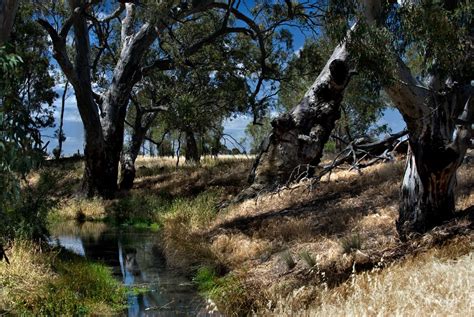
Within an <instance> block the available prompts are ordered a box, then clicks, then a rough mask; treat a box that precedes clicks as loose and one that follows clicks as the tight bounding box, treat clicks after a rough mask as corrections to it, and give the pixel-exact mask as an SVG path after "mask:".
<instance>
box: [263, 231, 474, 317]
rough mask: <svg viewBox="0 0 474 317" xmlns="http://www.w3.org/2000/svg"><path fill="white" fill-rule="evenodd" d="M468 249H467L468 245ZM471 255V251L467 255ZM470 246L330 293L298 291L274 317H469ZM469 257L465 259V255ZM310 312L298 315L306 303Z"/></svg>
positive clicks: (357, 278)
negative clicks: (303, 303) (307, 302)
mask: <svg viewBox="0 0 474 317" xmlns="http://www.w3.org/2000/svg"><path fill="white" fill-rule="evenodd" d="M469 244H471V245H469ZM469 250H470V251H469ZM473 250H474V246H473V245H472V239H471V242H470V241H469V239H464V240H461V241H456V242H455V243H451V244H449V245H448V246H445V247H442V248H440V249H432V250H429V251H428V252H426V253H425V254H422V255H420V256H417V257H413V258H411V259H409V260H407V261H404V262H403V263H401V264H396V265H392V266H391V267H389V268H385V269H384V270H381V271H377V270H375V271H372V272H368V273H363V274H359V275H354V276H353V277H352V279H351V280H349V281H348V282H346V283H344V284H342V285H341V286H339V287H337V288H334V289H325V288H324V287H319V288H317V287H310V286H308V287H302V288H300V289H297V290H295V291H293V292H292V293H291V294H290V295H289V296H288V297H287V298H285V299H280V300H279V302H278V303H277V304H276V305H275V306H276V307H274V309H272V310H267V312H266V313H265V314H267V315H278V316H472V314H473V313H474V307H473V303H474V258H473V257H474V252H473ZM466 252H467V254H466ZM305 298H306V301H308V299H310V300H309V301H310V302H312V304H311V305H310V307H309V308H307V309H300V310H298V306H301V303H302V302H304V301H305Z"/></svg>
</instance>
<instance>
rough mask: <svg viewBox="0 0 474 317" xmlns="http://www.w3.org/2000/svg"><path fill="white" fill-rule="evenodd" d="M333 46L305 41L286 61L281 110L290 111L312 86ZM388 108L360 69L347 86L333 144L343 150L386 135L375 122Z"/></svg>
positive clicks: (378, 89) (323, 41)
mask: <svg viewBox="0 0 474 317" xmlns="http://www.w3.org/2000/svg"><path fill="white" fill-rule="evenodd" d="M333 46H334V45H332V44H331V40H330V39H329V38H328V37H327V36H321V37H320V38H318V39H308V40H307V41H306V42H305V44H304V46H303V47H302V48H301V49H300V50H299V51H298V52H297V54H295V55H294V57H293V58H292V59H291V60H290V61H289V63H288V67H287V68H286V70H285V73H284V75H283V78H282V80H281V85H280V92H279V94H278V100H279V103H280V104H281V105H282V106H283V109H287V110H290V109H291V107H293V105H294V104H296V103H297V102H298V101H299V100H301V98H302V97H303V96H304V93H305V92H306V91H307V90H308V88H309V87H310V86H311V84H312V81H313V79H314V75H315V74H318V73H319V72H320V71H321V69H322V68H323V67H324V62H325V60H327V58H328V57H329V54H330V50H331V47H333ZM388 104H389V102H388V100H386V98H384V97H383V94H381V86H380V84H378V83H376V82H374V81H371V80H370V78H367V74H365V72H364V68H360V69H359V70H358V72H357V76H354V77H353V79H352V80H351V82H350V83H349V85H348V86H347V89H346V92H345V94H344V99H343V100H342V102H341V117H340V118H339V119H338V120H337V122H336V126H335V130H334V131H333V132H332V136H333V138H334V139H335V141H336V144H340V145H341V146H344V145H347V144H349V143H350V142H351V141H353V140H355V139H358V138H366V137H367V136H369V135H371V136H377V135H378V134H380V133H382V132H387V131H388V128H387V126H386V125H378V124H377V121H378V119H380V118H381V116H382V113H383V110H384V109H385V108H386V107H387V106H388Z"/></svg>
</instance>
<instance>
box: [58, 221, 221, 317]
mask: <svg viewBox="0 0 474 317" xmlns="http://www.w3.org/2000/svg"><path fill="white" fill-rule="evenodd" d="M50 231H51V243H52V244H55V245H60V246H63V247H64V248H66V249H68V250H70V251H72V252H74V253H76V254H79V255H81V256H84V257H86V258H88V259H91V260H95V261H100V262H102V263H105V264H106V265H107V266H109V267H110V268H111V269H112V272H113V274H114V276H115V277H116V278H117V279H118V280H120V281H121V282H122V283H124V284H125V285H127V286H136V287H138V288H139V289H141V291H140V292H138V294H132V293H130V294H129V295H128V309H127V310H126V311H124V312H123V315H124V316H130V317H137V316H212V314H209V313H207V312H206V310H205V306H206V305H205V304H206V303H205V301H204V299H203V298H202V297H200V296H199V295H198V293H197V291H196V289H195V288H194V286H193V284H192V283H191V281H190V280H189V279H187V278H186V277H184V276H182V275H179V274H177V272H176V271H174V270H170V269H169V268H168V267H167V266H166V262H165V258H164V256H163V255H162V253H161V252H160V248H159V247H158V245H159V243H160V238H159V235H158V234H157V233H156V232H152V231H149V230H141V229H140V230H138V229H131V228H117V227H112V226H108V225H106V224H104V223H101V222H85V223H80V224H79V223H77V222H61V223H57V224H55V225H53V226H52V228H51V229H50ZM214 316H216V315H214Z"/></svg>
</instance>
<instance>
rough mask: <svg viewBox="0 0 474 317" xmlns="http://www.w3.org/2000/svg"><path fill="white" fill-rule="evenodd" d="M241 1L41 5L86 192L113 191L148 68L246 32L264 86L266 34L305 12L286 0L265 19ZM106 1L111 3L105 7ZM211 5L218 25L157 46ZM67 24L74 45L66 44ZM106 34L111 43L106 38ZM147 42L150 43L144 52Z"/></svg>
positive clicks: (78, 0) (77, 0) (81, 0)
mask: <svg viewBox="0 0 474 317" xmlns="http://www.w3.org/2000/svg"><path fill="white" fill-rule="evenodd" d="M243 2H244V1H233V0H229V1H226V2H222V1H211V0H203V1H186V0H184V1H172V0H169V1H160V2H156V1H151V0H150V1H143V2H142V4H141V5H140V6H139V7H138V6H137V5H136V4H135V3H136V1H118V3H116V2H115V1H99V0H92V1H86V0H69V1H68V2H67V5H66V6H65V7H63V8H62V10H63V11H62V12H65V13H66V15H65V16H61V15H59V14H55V12H57V11H54V10H51V9H56V8H58V7H60V5H59V4H60V3H58V2H56V1H51V2H46V3H40V5H41V6H42V7H43V13H44V17H43V18H40V19H38V22H39V23H40V24H41V25H42V26H43V27H44V28H45V30H47V31H48V33H49V35H50V38H51V41H52V44H53V56H54V58H55V59H56V61H57V63H58V64H59V66H60V67H61V69H62V71H63V72H64V74H65V75H66V77H67V79H68V80H69V82H70V83H71V85H72V87H73V88H74V91H75V95H76V100H77V104H78V109H79V113H80V115H81V118H82V121H83V124H84V128H85V139H86V140H85V149H84V153H85V161H86V162H85V171H84V181H83V190H84V192H85V193H86V194H88V195H94V194H100V195H102V196H111V195H113V193H114V192H115V190H116V188H117V175H118V162H119V158H120V152H121V150H122V146H123V135H124V122H125V117H126V112H127V106H128V105H129V101H130V96H131V92H132V90H133V87H134V86H135V85H136V84H137V83H138V82H139V81H140V80H141V79H142V78H143V77H146V76H147V75H148V74H149V73H150V72H151V71H152V70H162V71H164V70H169V69H172V68H173V67H174V64H175V62H176V61H177V60H186V58H187V57H189V56H190V55H192V54H194V53H196V52H197V51H199V50H200V49H201V48H202V47H204V46H206V45H207V44H209V43H212V42H213V41H215V40H216V39H219V38H220V37H221V36H223V35H225V34H228V33H237V34H243V35H246V36H249V37H250V38H252V39H253V40H254V41H256V42H257V43H258V45H259V46H260V48H261V50H262V54H261V56H260V57H259V61H260V64H261V76H260V77H261V80H260V81H259V83H258V84H257V85H262V82H263V81H264V78H265V76H266V73H267V70H268V67H267V66H266V58H267V54H268V51H267V50H266V49H265V46H266V45H268V44H271V43H268V41H267V40H266V37H267V36H266V35H267V34H268V33H272V32H273V31H274V30H275V29H276V28H278V27H279V26H280V25H281V24H282V23H284V22H285V21H289V20H290V15H291V18H293V17H295V16H297V15H299V14H301V16H302V17H304V10H303V8H302V7H301V9H300V10H297V11H294V10H288V11H287V10H284V8H285V7H286V6H288V8H290V7H293V4H292V2H289V1H285V2H284V4H283V3H282V4H280V8H281V10H280V11H278V15H279V16H278V18H275V19H267V15H262V12H261V11H259V12H254V11H252V12H245V11H243V10H242V8H244V7H245V4H244V3H243ZM61 3H62V2H61ZM112 6H116V8H115V9H114V10H112V11H111V12H109V11H110V7H112ZM298 8H300V6H298ZM51 11H53V12H51ZM210 11H213V12H221V13H222V14H220V15H219V16H220V20H219V21H220V23H216V25H215V28H214V29H213V30H212V31H211V32H205V33H202V32H201V33H198V34H197V36H195V37H194V41H193V42H192V44H191V45H190V46H187V47H183V46H181V45H179V44H180V43H178V45H176V46H175V47H176V49H174V50H170V51H168V50H166V49H164V48H163V47H162V46H161V45H160V44H161V41H160V38H161V37H162V36H163V35H165V34H169V36H170V37H172V36H173V34H174V32H175V31H176V29H178V28H180V27H182V26H183V25H186V24H187V23H189V22H191V21H194V20H196V19H198V16H199V15H200V14H202V13H206V12H210ZM233 21H239V25H237V26H234V27H231V26H229V23H230V22H233ZM255 21H257V22H255ZM260 22H261V23H260ZM262 26H263V27H262ZM71 30H73V32H72V33H73V36H72V37H71V38H72V43H71V41H69V42H68V38H69V34H70V33H71ZM111 38H112V39H115V40H116V41H114V42H109V41H110V39H111ZM69 44H72V46H73V47H74V52H73V54H70V53H69V52H68V50H67V47H68V45H69ZM151 47H154V48H156V49H153V50H150V48H151ZM150 51H153V54H152V55H153V56H154V57H155V59H154V60H152V61H150V60H149V59H148V58H146V57H147V55H148V54H147V53H149V52H150ZM156 52H158V53H156ZM102 59H109V64H110V68H109V69H107V71H106V72H105V74H102V75H101V76H98V75H97V73H96V72H97V71H98V68H100V65H101V63H102ZM110 60H111V62H110ZM148 61H149V63H148ZM99 77H101V79H102V80H105V81H106V82H107V83H108V84H107V85H106V88H104V89H103V91H97V90H96V89H94V85H93V83H94V79H97V81H98V80H99ZM104 86H105V85H104Z"/></svg>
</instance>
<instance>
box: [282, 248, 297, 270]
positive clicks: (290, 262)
mask: <svg viewBox="0 0 474 317" xmlns="http://www.w3.org/2000/svg"><path fill="white" fill-rule="evenodd" d="M280 258H281V259H282V260H283V263H285V265H286V268H287V269H288V270H291V269H292V268H294V267H295V266H296V262H295V260H294V259H293V256H292V255H291V253H290V251H289V250H285V251H283V252H281V253H280Z"/></svg>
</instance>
